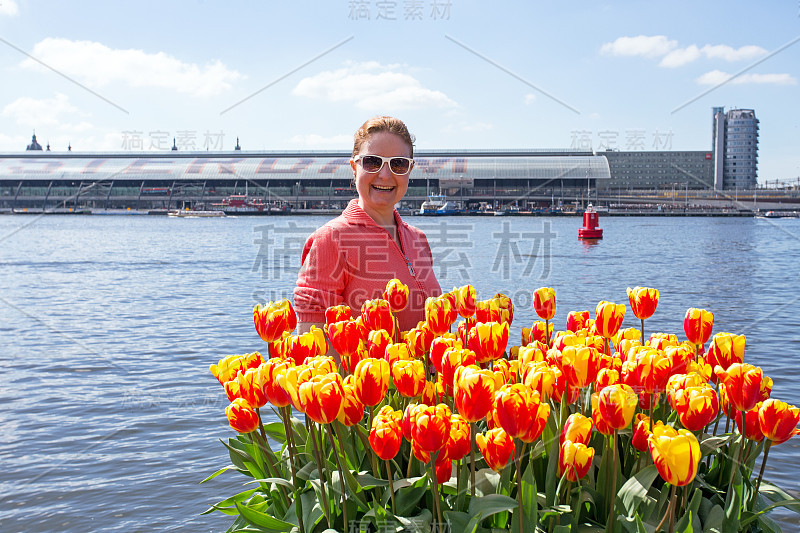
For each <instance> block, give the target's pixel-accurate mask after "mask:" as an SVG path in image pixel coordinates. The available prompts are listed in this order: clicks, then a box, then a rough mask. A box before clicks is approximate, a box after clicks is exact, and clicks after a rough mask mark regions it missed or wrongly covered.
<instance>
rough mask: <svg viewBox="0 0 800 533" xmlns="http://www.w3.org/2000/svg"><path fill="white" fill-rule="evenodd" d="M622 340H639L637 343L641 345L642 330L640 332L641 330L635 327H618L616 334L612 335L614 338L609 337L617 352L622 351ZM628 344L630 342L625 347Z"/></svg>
mask: <svg viewBox="0 0 800 533" xmlns="http://www.w3.org/2000/svg"><path fill="white" fill-rule="evenodd" d="M623 340H633V341H639V345H641V342H642V332H641V330H639V329H637V328H625V329H620V330H619V331H618V332H617V334H616V335H614V338H613V339H611V341H612V344H613V345H614V349H615V350H617V351H618V352H622V351H623V350H622V346H621V343H622V341H623ZM629 345H631V344H630V343H629V344H626V347H628V346H629Z"/></svg>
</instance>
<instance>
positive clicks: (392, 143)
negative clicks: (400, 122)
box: [350, 132, 411, 214]
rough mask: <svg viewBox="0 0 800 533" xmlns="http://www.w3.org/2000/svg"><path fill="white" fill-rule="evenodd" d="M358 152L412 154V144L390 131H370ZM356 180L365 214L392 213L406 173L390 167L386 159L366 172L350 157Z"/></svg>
mask: <svg viewBox="0 0 800 533" xmlns="http://www.w3.org/2000/svg"><path fill="white" fill-rule="evenodd" d="M357 155H379V156H383V157H411V147H410V146H408V144H407V143H406V142H405V141H404V140H403V138H402V137H400V136H399V135H395V134H394V133H389V132H379V133H374V134H372V135H371V136H370V137H369V138H368V139H367V140H366V141H365V142H364V144H362V145H361V150H360V151H359V153H358V154H357ZM350 166H351V167H352V169H353V175H354V177H355V181H356V190H357V191H358V197H359V203H360V205H361V208H362V209H364V211H366V212H367V213H368V214H369V213H371V212H376V213H383V214H387V213H392V212H393V211H394V205H395V204H396V203H397V202H399V201H400V200H401V199H402V198H403V196H405V194H406V190H407V189H408V177H409V175H410V174H411V173H410V172H409V173H408V174H404V175H397V174H394V173H393V172H392V171H391V170H390V169H389V162H388V161H387V162H386V163H385V164H384V165H383V166H382V167H381V169H380V170H379V171H378V172H375V173H372V174H371V173H369V172H365V171H364V169H363V168H362V167H361V164H360V163H358V162H356V161H352V160H351V161H350Z"/></svg>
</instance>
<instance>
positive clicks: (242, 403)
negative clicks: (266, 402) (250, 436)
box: [225, 398, 258, 433]
mask: <svg viewBox="0 0 800 533" xmlns="http://www.w3.org/2000/svg"><path fill="white" fill-rule="evenodd" d="M225 415H226V416H227V417H228V423H229V424H230V425H231V427H232V428H233V429H235V430H236V431H238V432H239V433H250V432H251V431H253V430H255V429H256V428H257V427H258V415H257V414H256V412H255V411H254V410H253V409H252V408H251V407H250V404H249V403H247V400H245V399H244V398H236V399H235V400H233V402H231V404H230V405H229V406H228V407H226V408H225Z"/></svg>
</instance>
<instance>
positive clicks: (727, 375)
mask: <svg viewBox="0 0 800 533" xmlns="http://www.w3.org/2000/svg"><path fill="white" fill-rule="evenodd" d="M714 372H715V374H716V375H717V378H718V379H719V380H720V382H722V383H723V384H724V385H725V393H726V394H727V397H728V401H729V402H730V403H731V405H732V406H733V408H734V409H736V410H737V411H749V410H750V409H752V408H753V407H755V405H756V404H757V403H758V402H759V400H760V399H761V387H762V381H763V380H764V376H763V374H762V372H761V369H760V368H758V367H755V366H753V365H748V364H744V363H733V364H732V365H731V366H730V367H728V369H727V370H723V368H722V367H721V366H716V367H714ZM767 379H769V378H767Z"/></svg>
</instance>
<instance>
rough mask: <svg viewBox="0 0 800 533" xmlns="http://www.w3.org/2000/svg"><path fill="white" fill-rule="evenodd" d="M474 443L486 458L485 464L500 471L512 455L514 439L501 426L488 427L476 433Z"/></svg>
mask: <svg viewBox="0 0 800 533" xmlns="http://www.w3.org/2000/svg"><path fill="white" fill-rule="evenodd" d="M475 443H476V444H477V445H478V449H479V450H480V452H481V455H483V458H484V459H486V464H488V465H489V468H491V469H492V470H494V471H495V472H500V471H501V470H502V469H503V468H505V466H506V464H508V461H509V459H511V458H513V457H514V441H513V439H512V438H511V437H510V436H509V435H508V433H506V432H505V431H503V428H499V427H498V428H494V429H490V430H489V431H487V432H486V433H478V434H477V435H476V436H475Z"/></svg>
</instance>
